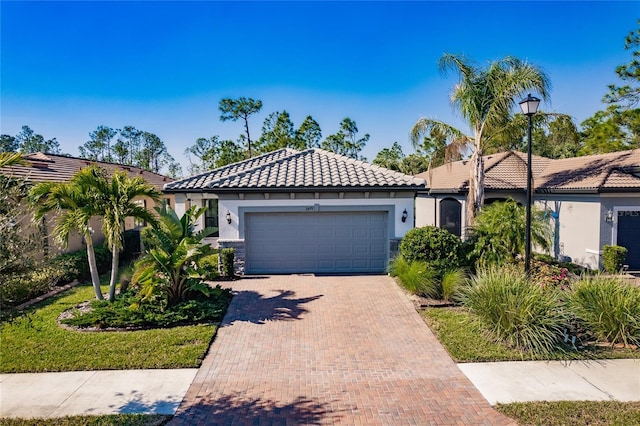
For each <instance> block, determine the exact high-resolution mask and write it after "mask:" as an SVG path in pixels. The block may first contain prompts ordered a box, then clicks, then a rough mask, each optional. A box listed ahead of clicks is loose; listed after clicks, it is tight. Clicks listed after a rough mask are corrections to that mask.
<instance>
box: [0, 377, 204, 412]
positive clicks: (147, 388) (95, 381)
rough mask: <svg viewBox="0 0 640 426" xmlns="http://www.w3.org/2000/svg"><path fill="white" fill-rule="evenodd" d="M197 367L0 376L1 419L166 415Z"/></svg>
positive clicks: (177, 403) (180, 397)
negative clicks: (141, 414) (100, 415)
mask: <svg viewBox="0 0 640 426" xmlns="http://www.w3.org/2000/svg"><path fill="white" fill-rule="evenodd" d="M197 372H198V369H196V368H190V369H177V370H119V371H115V370H108V371H70V372H65V373H25V374H0V417H18V418H33V417H42V418H49V417H64V416H75V415H98V414H135V413H145V414H170V415H173V414H174V413H175V412H176V409H177V408H178V406H179V405H180V403H181V402H182V399H183V398H184V395H185V393H186V392H187V389H189V386H190V385H191V382H192V381H193V379H194V378H195V376H196V373H197Z"/></svg>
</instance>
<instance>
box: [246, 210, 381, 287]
mask: <svg viewBox="0 0 640 426" xmlns="http://www.w3.org/2000/svg"><path fill="white" fill-rule="evenodd" d="M388 245H389V241H388V236H387V212H327V213H324V212H323V213H318V212H308V213H307V212H305V213H247V214H246V215H245V247H246V254H245V270H246V272H247V273H248V274H267V273H272V274H273V273H307V272H314V273H363V272H384V271H385V268H386V266H387V258H388V256H387V247H388Z"/></svg>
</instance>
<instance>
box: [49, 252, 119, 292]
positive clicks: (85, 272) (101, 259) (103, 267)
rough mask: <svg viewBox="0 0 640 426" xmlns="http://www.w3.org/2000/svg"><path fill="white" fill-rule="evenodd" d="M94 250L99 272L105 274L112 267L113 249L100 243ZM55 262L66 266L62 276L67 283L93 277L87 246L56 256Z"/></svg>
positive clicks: (62, 279)
mask: <svg viewBox="0 0 640 426" xmlns="http://www.w3.org/2000/svg"><path fill="white" fill-rule="evenodd" d="M94 251H95V254H96V265H97V266H98V273H99V274H104V273H105V272H107V271H109V270H110V269H111V250H109V248H108V247H107V246H104V245H98V246H94ZM53 263H57V264H60V265H62V266H63V267H64V268H65V273H64V275H63V276H62V278H61V281H62V282H63V283H65V284H66V283H68V282H71V281H73V280H78V281H84V280H89V279H91V271H90V270H89V260H88V259H87V249H86V248H83V249H81V250H78V251H74V252H73V253H64V254H61V255H59V256H56V257H55V258H54V260H53Z"/></svg>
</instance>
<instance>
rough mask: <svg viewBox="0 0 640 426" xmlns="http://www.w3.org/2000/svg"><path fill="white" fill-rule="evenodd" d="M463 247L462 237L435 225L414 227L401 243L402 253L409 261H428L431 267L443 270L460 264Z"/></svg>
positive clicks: (454, 267)
mask: <svg viewBox="0 0 640 426" xmlns="http://www.w3.org/2000/svg"><path fill="white" fill-rule="evenodd" d="M461 248H462V241H461V240H460V238H458V237H456V236H455V235H453V234H452V233H450V232H449V231H447V230H444V229H440V228H437V227H435V226H425V227H424V228H414V229H412V230H410V231H409V232H407V234H406V235H405V236H404V238H403V239H402V242H401V243H400V253H401V254H402V257H404V259H405V260H406V261H407V262H409V263H411V262H412V261H421V262H426V263H427V264H428V266H429V267H431V268H433V269H435V270H436V271H442V272H444V271H445V270H448V269H456V268H458V267H459V266H460V261H461V256H460V254H461Z"/></svg>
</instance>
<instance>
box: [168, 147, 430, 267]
mask: <svg viewBox="0 0 640 426" xmlns="http://www.w3.org/2000/svg"><path fill="white" fill-rule="evenodd" d="M424 188H425V181H424V180H423V179H420V178H414V177H412V176H407V175H404V174H401V173H398V172H393V171H390V170H387V169H384V168H381V167H377V166H373V165H370V164H367V163H365V162H362V161H357V160H354V159H351V158H347V157H343V156H340V155H337V154H333V153H330V152H327V151H323V150H320V149H307V150H304V151H296V150H293V149H288V148H284V149H280V150H277V151H273V152H271V153H268V154H265V155H261V156H259V157H255V158H251V159H249V160H246V161H242V162H239V163H235V164H231V165H228V166H225V167H221V168H218V169H215V170H212V171H209V172H207V173H203V174H199V175H196V176H193V177H189V178H186V179H182V180H178V181H175V182H172V183H168V184H166V185H165V187H164V190H165V193H168V194H174V195H175V200H176V212H177V213H178V215H181V214H182V213H184V211H185V210H186V209H187V208H188V207H189V206H190V205H197V206H204V207H206V208H207V213H206V215H205V216H204V218H203V219H202V220H201V223H200V226H201V227H202V226H204V225H205V224H206V225H207V226H213V227H219V235H217V236H216V238H215V239H213V240H211V243H212V244H214V245H218V246H220V247H233V248H235V249H236V257H237V258H238V259H239V260H240V263H241V264H243V266H244V271H245V273H248V274H259V273H380V272H384V271H385V270H386V267H387V264H388V262H389V258H390V256H391V255H392V253H393V252H395V250H397V242H398V241H399V239H400V238H402V237H403V236H404V234H405V233H406V232H407V231H409V230H410V229H411V228H413V224H414V218H413V207H414V198H415V195H416V192H417V191H418V190H423V189H424Z"/></svg>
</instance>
